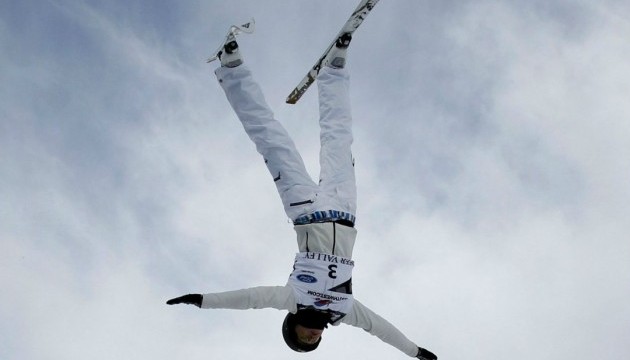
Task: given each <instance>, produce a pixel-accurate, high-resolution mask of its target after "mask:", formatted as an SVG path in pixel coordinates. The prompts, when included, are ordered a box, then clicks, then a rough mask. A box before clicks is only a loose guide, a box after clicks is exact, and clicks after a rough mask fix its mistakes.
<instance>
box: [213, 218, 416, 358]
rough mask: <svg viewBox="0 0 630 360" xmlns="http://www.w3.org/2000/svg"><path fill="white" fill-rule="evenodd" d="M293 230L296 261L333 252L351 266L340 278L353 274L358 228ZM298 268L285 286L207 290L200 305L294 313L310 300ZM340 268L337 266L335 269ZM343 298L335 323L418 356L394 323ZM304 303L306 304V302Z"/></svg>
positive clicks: (331, 225)
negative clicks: (209, 291) (300, 279)
mask: <svg viewBox="0 0 630 360" xmlns="http://www.w3.org/2000/svg"><path fill="white" fill-rule="evenodd" d="M294 229H295V231H296V233H297V241H298V248H299V250H300V253H298V255H297V256H296V261H297V262H296V264H298V263H299V260H300V259H303V258H304V257H305V256H306V257H317V254H328V255H334V257H337V263H339V264H340V263H341V262H342V260H341V259H344V260H343V262H344V263H345V265H348V266H350V269H348V268H347V267H345V268H343V272H342V275H343V276H342V278H341V279H340V280H345V277H346V276H351V265H352V264H353V262H352V261H351V260H349V259H351V257H352V249H353V247H354V242H355V239H356V229H355V228H352V227H348V226H343V225H339V224H336V223H333V222H327V223H315V224H307V225H296V226H295V228H294ZM309 254H310V255H309ZM327 259H332V257H327ZM299 268H300V267H296V269H295V270H294V272H293V273H292V274H291V275H292V276H290V277H289V281H288V283H287V284H286V285H285V286H258V287H252V288H247V289H241V290H234V291H227V292H220V293H208V294H204V295H203V302H202V304H201V307H202V308H204V309H239V310H245V309H263V308H273V309H278V310H288V311H289V312H291V313H294V314H295V313H296V312H297V310H298V307H300V308H301V307H303V306H308V305H309V304H308V301H309V299H308V297H307V296H305V294H306V292H305V291H304V288H302V289H300V288H298V287H300V286H296V284H302V285H308V282H304V281H302V282H300V281H299V280H297V281H296V277H297V276H298V275H299V274H297V275H296V273H295V271H296V270H298V269H299ZM338 269H339V268H334V270H338ZM313 275H314V276H315V275H317V271H314V272H313ZM344 282H345V281H344ZM350 293H351V291H350ZM316 295H321V294H316ZM343 297H344V298H349V300H350V301H346V302H344V303H343V304H341V305H339V306H338V307H333V308H331V310H332V311H336V312H338V313H339V314H340V315H341V316H337V317H333V322H332V325H333V326H337V325H339V324H341V323H343V324H347V325H352V326H355V327H358V328H361V329H363V330H365V331H367V332H368V333H370V334H371V335H374V336H376V337H378V338H379V339H381V340H382V341H384V342H385V343H387V344H390V345H392V346H394V347H395V348H397V349H399V350H400V351H402V352H403V353H405V354H407V355H409V356H411V357H415V356H416V354H417V353H418V346H417V345H416V344H415V343H413V342H412V341H411V340H409V339H408V338H407V337H406V336H405V335H404V334H403V333H402V332H401V331H400V330H398V329H397V328H396V327H395V326H394V325H392V324H391V323H389V322H388V321H387V320H385V319H384V318H382V317H381V316H379V315H378V314H376V313H375V312H373V311H372V310H370V309H369V308H368V307H367V306H365V305H363V304H362V303H361V302H359V301H358V300H357V299H356V298H353V297H352V295H351V294H347V295H346V294H343ZM320 298H321V296H320ZM305 302H307V303H306V304H305Z"/></svg>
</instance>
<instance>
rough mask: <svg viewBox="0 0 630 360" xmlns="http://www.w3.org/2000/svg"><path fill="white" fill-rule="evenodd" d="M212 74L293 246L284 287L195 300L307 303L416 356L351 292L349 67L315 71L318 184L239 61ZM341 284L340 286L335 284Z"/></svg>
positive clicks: (287, 306)
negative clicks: (286, 220) (277, 202)
mask: <svg viewBox="0 0 630 360" xmlns="http://www.w3.org/2000/svg"><path fill="white" fill-rule="evenodd" d="M216 75H217V78H218V80H219V83H220V85H221V86H222V88H223V90H224V91H225V94H226V96H227V99H228V101H229V102H230V104H231V106H232V108H233V109H234V111H235V112H236V114H237V116H238V118H239V120H240V121H241V123H242V124H243V127H244V128H245V131H246V132H247V134H248V135H249V137H250V139H251V140H252V141H253V142H254V143H255V144H256V149H257V150H258V152H259V153H260V154H262V156H263V158H264V160H265V163H266V164H267V168H268V169H269V171H270V173H271V175H272V177H273V179H274V181H275V184H276V187H277V189H278V193H279V194H280V198H281V199H282V203H283V205H284V209H285V212H286V213H287V215H288V216H289V217H290V218H291V219H292V220H293V222H294V229H295V232H296V233H297V243H298V249H299V253H298V254H297V255H296V267H295V268H294V271H293V273H292V274H291V276H290V277H289V281H288V283H287V284H286V285H285V286H260V287H253V288H248V289H242V290H235V291H228V292H221V293H209V294H204V295H203V302H202V305H201V307H202V308H205V309H218V308H220V309H261V308H275V309H279V310H288V311H289V312H291V313H296V312H297V311H298V308H303V307H306V306H309V307H315V308H318V309H320V310H328V311H329V313H331V314H335V315H336V316H333V317H332V325H339V324H340V323H344V324H348V325H352V326H356V327H359V328H362V329H364V330H365V331H367V332H369V333H370V334H372V335H374V336H377V337H378V338H380V339H381V340H382V341H384V342H386V343H388V344H390V345H392V346H394V347H396V348H398V349H399V350H400V351H402V352H404V353H405V354H407V355H409V356H411V357H415V356H416V354H417V353H418V346H417V345H416V344H415V343H413V342H412V341H410V340H409V339H408V338H407V337H406V336H405V335H404V334H403V333H402V332H400V331H399V330H398V329H397V328H396V327H394V326H393V325H392V324H391V323H389V322H388V321H387V320H385V319H383V318H382V317H381V316H379V315H377V314H376V313H374V312H373V311H371V310H370V309H368V308H367V307H366V306H365V305H363V304H362V303H360V302H359V301H357V300H356V299H355V298H354V297H353V295H352V290H351V285H350V284H351V276H352V265H353V264H354V262H353V261H352V260H351V259H352V250H353V247H354V242H355V239H356V235H357V231H356V229H355V228H354V227H352V226H347V225H348V224H349V223H351V224H354V222H355V214H356V185H355V177H354V161H353V158H352V153H351V150H350V146H351V144H352V117H351V113H350V96H349V76H348V72H347V70H345V69H333V68H330V67H323V68H322V69H321V71H320V73H319V76H318V78H317V84H318V90H319V103H320V127H321V134H320V141H321V150H320V167H321V170H320V180H319V184H316V183H315V182H314V181H313V180H312V179H311V178H310V176H309V175H308V173H307V171H306V168H305V166H304V163H303V161H302V158H301V156H300V154H299V153H298V151H297V149H296V148H295V145H294V143H293V141H292V140H291V138H290V137H289V135H288V134H287V132H286V130H285V129H284V128H283V127H282V125H281V124H280V123H279V122H278V121H277V120H275V119H274V116H273V113H272V111H271V110H270V109H269V106H268V105H267V103H266V101H265V99H264V96H263V94H262V91H261V90H260V87H259V86H258V85H257V84H256V82H255V81H254V80H253V78H252V75H251V72H250V71H249V69H248V68H247V67H246V66H245V65H241V66H237V67H235V68H228V67H221V68H219V69H217V71H216ZM322 254H324V255H322ZM318 260H319V263H317V261H318ZM322 262H323V263H322ZM318 266H319V267H318ZM344 285H345V287H344ZM341 287H344V290H339V289H340V288H341Z"/></svg>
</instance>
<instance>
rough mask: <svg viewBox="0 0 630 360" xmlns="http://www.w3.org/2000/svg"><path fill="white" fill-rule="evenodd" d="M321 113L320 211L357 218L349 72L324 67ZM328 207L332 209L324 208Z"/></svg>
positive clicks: (321, 85) (318, 78)
mask: <svg viewBox="0 0 630 360" xmlns="http://www.w3.org/2000/svg"><path fill="white" fill-rule="evenodd" d="M317 85H318V91H319V112H320V120H319V123H320V127H321V134H320V141H321V151H320V166H321V173H320V184H319V186H320V193H319V197H320V198H322V199H321V200H322V201H321V202H320V199H318V203H317V204H316V207H317V210H329V209H332V210H339V211H344V212H348V213H350V214H352V215H356V208H357V205H356V202H357V191H356V183H355V175H354V160H353V158H352V151H351V145H352V141H353V137H352V114H351V111H350V92H349V75H348V72H347V70H345V69H343V68H341V69H335V68H332V67H329V66H324V67H322V69H321V70H320V73H319V75H318V77H317ZM322 207H328V208H329V209H323V208H322Z"/></svg>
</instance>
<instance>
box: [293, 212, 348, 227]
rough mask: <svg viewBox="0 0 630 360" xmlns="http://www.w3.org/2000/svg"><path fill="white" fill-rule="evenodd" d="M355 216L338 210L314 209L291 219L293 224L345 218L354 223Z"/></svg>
mask: <svg viewBox="0 0 630 360" xmlns="http://www.w3.org/2000/svg"><path fill="white" fill-rule="evenodd" d="M355 219H356V217H355V216H354V215H352V214H350V213H347V212H344V211H339V210H326V211H315V212H314V213H311V214H308V215H304V216H300V217H299V218H297V219H295V220H293V225H306V224H312V223H322V222H331V221H339V220H346V221H350V222H352V223H353V224H354V222H355Z"/></svg>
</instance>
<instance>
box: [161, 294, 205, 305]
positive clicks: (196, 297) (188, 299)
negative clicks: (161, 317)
mask: <svg viewBox="0 0 630 360" xmlns="http://www.w3.org/2000/svg"><path fill="white" fill-rule="evenodd" d="M202 301H203V295H201V294H188V295H184V296H180V297H176V298H175V299H171V300H169V301H167V302H166V303H167V304H168V305H175V304H189V305H195V306H196V307H198V308H200V307H201V302H202Z"/></svg>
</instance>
